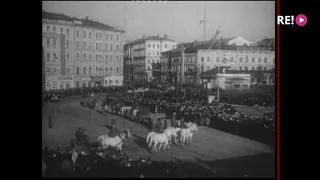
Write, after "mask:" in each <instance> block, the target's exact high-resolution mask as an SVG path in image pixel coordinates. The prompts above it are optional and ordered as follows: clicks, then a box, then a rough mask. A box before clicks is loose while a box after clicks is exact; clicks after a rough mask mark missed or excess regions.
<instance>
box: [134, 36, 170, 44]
mask: <svg viewBox="0 0 320 180" xmlns="http://www.w3.org/2000/svg"><path fill="white" fill-rule="evenodd" d="M148 40H149V41H150V40H156V41H163V40H166V41H172V42H175V41H174V40H172V39H169V38H167V37H160V36H147V37H143V38H140V39H137V40H134V41H131V42H129V43H128V44H138V43H142V42H145V41H148Z"/></svg>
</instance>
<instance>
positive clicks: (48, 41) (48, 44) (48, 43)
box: [47, 39, 50, 48]
mask: <svg viewBox="0 0 320 180" xmlns="http://www.w3.org/2000/svg"><path fill="white" fill-rule="evenodd" d="M48 47H50V39H47V48H48Z"/></svg>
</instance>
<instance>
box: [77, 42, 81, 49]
mask: <svg viewBox="0 0 320 180" xmlns="http://www.w3.org/2000/svg"><path fill="white" fill-rule="evenodd" d="M77 48H78V49H79V48H80V42H79V41H77Z"/></svg>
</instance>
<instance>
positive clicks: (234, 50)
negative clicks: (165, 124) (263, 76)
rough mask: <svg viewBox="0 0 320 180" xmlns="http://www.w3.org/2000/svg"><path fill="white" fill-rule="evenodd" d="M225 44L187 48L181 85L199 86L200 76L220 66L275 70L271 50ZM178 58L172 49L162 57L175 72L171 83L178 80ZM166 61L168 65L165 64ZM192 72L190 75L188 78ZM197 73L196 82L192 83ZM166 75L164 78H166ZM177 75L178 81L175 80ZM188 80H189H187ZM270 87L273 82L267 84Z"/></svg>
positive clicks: (241, 69) (236, 68)
mask: <svg viewBox="0 0 320 180" xmlns="http://www.w3.org/2000/svg"><path fill="white" fill-rule="evenodd" d="M228 42H230V41H227V42H224V44H222V43H221V45H219V46H220V48H219V46H213V48H212V49H210V48H209V46H210V44H211V43H207V45H201V46H197V45H192V44H191V45H190V44H189V45H188V46H185V50H184V56H185V68H184V69H185V79H184V82H196V83H200V82H202V81H201V78H200V74H201V73H202V72H205V71H208V70H210V69H213V68H215V67H219V66H230V70H238V71H261V70H262V71H270V70H272V69H274V68H275V51H274V47H259V46H234V45H232V46H231V45H228ZM181 57H182V54H181V53H180V52H179V50H178V51H177V50H172V51H169V52H165V53H163V54H162V56H161V59H162V62H165V64H170V68H167V69H173V70H175V71H174V72H173V73H172V75H173V77H172V78H170V77H169V79H172V82H176V81H175V79H177V80H178V82H180V81H181V78H180V75H181ZM168 62H169V63H168ZM188 72H191V73H192V74H193V76H191V77H190V76H189V77H188V76H187V74H188ZM189 74H190V73H189ZM194 74H196V78H195V79H196V80H192V79H193V78H192V77H194V76H195V75H194ZM165 76H166V75H165ZM174 76H177V77H178V78H174ZM188 79H190V80H191V81H190V80H188ZM268 82H270V83H271V84H273V83H274V80H271V81H268Z"/></svg>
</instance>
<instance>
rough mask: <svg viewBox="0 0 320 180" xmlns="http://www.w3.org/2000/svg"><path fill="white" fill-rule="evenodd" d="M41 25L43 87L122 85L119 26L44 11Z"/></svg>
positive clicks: (121, 34)
mask: <svg viewBox="0 0 320 180" xmlns="http://www.w3.org/2000/svg"><path fill="white" fill-rule="evenodd" d="M42 26H43V28H42V32H43V47H44V48H45V49H44V51H45V52H44V53H45V59H46V61H45V62H46V63H45V65H46V90H50V89H62V88H69V87H86V86H87V87H88V86H95V85H101V86H109V85H122V79H123V48H122V45H123V33H124V31H123V30H121V29H117V28H114V27H111V26H108V25H105V24H102V23H100V22H97V21H94V20H90V19H88V18H87V17H86V18H85V19H81V18H74V17H68V16H65V15H62V14H55V13H48V12H43V14H42ZM51 71H52V73H51Z"/></svg>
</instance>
